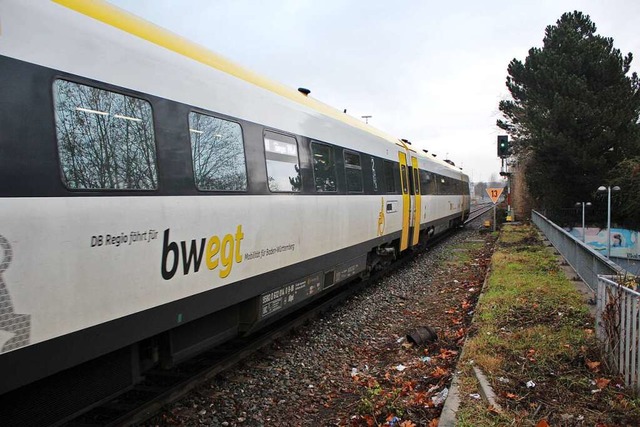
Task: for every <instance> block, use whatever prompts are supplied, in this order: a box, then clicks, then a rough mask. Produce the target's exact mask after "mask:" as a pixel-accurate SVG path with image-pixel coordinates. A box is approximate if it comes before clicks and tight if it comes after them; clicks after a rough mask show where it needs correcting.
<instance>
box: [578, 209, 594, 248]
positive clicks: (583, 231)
mask: <svg viewBox="0 0 640 427" xmlns="http://www.w3.org/2000/svg"><path fill="white" fill-rule="evenodd" d="M580 205H582V243H585V228H584V210H585V208H586V207H587V206H591V202H576V206H580Z"/></svg>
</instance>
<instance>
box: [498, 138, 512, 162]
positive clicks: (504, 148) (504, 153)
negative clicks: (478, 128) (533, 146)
mask: <svg viewBox="0 0 640 427" xmlns="http://www.w3.org/2000/svg"><path fill="white" fill-rule="evenodd" d="M509 148H510V147H509V137H508V136H507V135H498V157H500V158H502V159H504V158H505V157H509V154H510V153H509V152H510V151H511V150H510V149H509Z"/></svg>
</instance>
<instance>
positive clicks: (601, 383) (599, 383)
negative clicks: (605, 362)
mask: <svg viewBox="0 0 640 427" xmlns="http://www.w3.org/2000/svg"><path fill="white" fill-rule="evenodd" d="M610 382H611V380H608V379H606V378H598V379H596V386H597V387H598V388H599V389H600V390H602V389H604V388H605V387H606V386H608V385H609V383H610Z"/></svg>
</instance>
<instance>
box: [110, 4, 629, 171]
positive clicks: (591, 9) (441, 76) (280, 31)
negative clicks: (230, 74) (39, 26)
mask: <svg viewBox="0 0 640 427" xmlns="http://www.w3.org/2000/svg"><path fill="white" fill-rule="evenodd" d="M110 2H111V3H112V4H114V5H116V6H119V7H121V8H123V9H125V10H128V11H130V12H132V13H134V14H136V15H138V16H141V17H143V18H145V19H147V20H149V21H151V22H154V23H155V24H158V25H160V26H162V27H164V28H166V29H168V30H171V31H173V32H174V33H177V34H180V35H181V36H184V37H186V38H188V39H190V40H192V41H194V42H197V43H199V44H201V45H203V46H206V47H207V48H209V49H210V50H212V51H214V52H216V53H218V54H221V55H223V56H225V57H227V58H228V59H230V60H232V61H234V62H236V63H238V64H240V65H242V66H244V67H246V68H249V69H251V70H253V71H255V72H257V73H259V74H262V75H263V76H266V77H268V78H270V79H272V80H276V81H278V82H280V83H283V84H285V85H287V86H290V87H293V88H297V87H306V88H309V89H311V96H313V97H315V98H317V99H318V100H320V101H322V102H325V103H327V104H329V105H332V106H334V107H336V108H339V109H344V108H346V109H347V113H348V114H350V115H352V116H355V117H361V116H363V115H371V116H373V117H372V118H371V119H370V120H369V123H370V124H371V125H372V126H375V127H377V128H379V129H381V130H383V131H385V132H387V133H390V134H392V135H395V136H397V137H399V138H407V139H409V140H410V141H412V142H413V143H414V146H415V145H417V146H418V147H420V148H426V149H428V150H429V152H431V153H436V154H438V157H439V158H444V157H448V158H449V159H451V160H453V161H454V162H456V164H457V165H458V166H462V167H463V168H464V170H465V172H467V173H468V174H470V175H471V177H472V179H473V180H474V181H482V180H484V181H486V180H489V178H490V176H491V175H492V174H495V175H496V176H497V174H498V172H499V171H500V161H499V159H497V158H496V136H497V135H498V134H499V133H501V132H500V129H499V128H497V127H496V125H495V122H496V119H497V118H499V117H500V116H499V112H498V102H499V101H500V100H501V99H503V98H506V97H508V91H507V89H506V87H505V84H504V83H505V79H506V76H507V71H506V70H507V65H508V64H509V61H510V60H511V59H513V58H517V59H520V60H524V59H525V57H526V56H527V52H528V50H529V49H530V48H531V47H533V46H541V45H542V38H543V37H544V30H545V28H546V26H547V25H550V24H554V23H555V22H556V21H557V20H558V19H559V18H560V16H561V15H562V13H564V12H570V11H573V10H579V11H582V12H584V13H586V14H588V15H590V16H591V19H592V20H593V21H594V22H595V24H596V26H597V28H598V33H599V34H601V35H603V36H607V37H613V38H614V41H615V42H614V45H615V47H617V48H619V49H620V50H621V51H622V53H623V54H624V55H626V54H627V53H628V52H632V53H633V54H634V62H633V63H632V70H636V71H637V70H640V65H639V64H640V62H639V61H640V37H639V35H640V34H639V33H640V31H639V30H638V28H639V27H638V25H639V24H638V22H640V1H638V0H607V1H604V0H600V1H597V0H538V1H529V0H525V1H518V0H513V1H495V0H488V1H471V0H459V1H448V2H447V1H438V2H436V1H431V0H422V1H419V0H394V1H391V0H386V1H382V0H366V1H365V0H362V1H357V0H352V1H347V0H273V1H255V0H253V1H252V0H215V1H211V0H180V1H179V0H110Z"/></svg>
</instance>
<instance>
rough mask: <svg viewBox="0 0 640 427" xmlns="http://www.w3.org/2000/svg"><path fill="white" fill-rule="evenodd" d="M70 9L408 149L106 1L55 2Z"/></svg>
mask: <svg viewBox="0 0 640 427" xmlns="http://www.w3.org/2000/svg"><path fill="white" fill-rule="evenodd" d="M52 1H53V2H54V3H58V4H60V5H63V6H65V7H68V8H70V9H73V10H76V11H78V12H80V13H82V14H84V15H87V16H90V17H92V18H94V19H97V20H99V21H101V22H103V23H105V24H108V25H111V26H113V27H116V28H119V29H121V30H123V31H125V32H127V33H129V34H132V35H135V36H137V37H140V38H142V39H145V40H147V41H149V42H151V43H154V44H156V45H158V46H162V47H164V48H166V49H169V50H171V51H173V52H175V53H178V54H180V55H183V56H185V57H187V58H190V59H193V60H195V61H198V62H200V63H202V64H205V65H208V66H210V67H213V68H215V69H217V70H220V71H222V72H225V73H227V74H229V75H232V76H234V77H237V78H239V79H241V80H244V81H246V82H248V83H251V84H254V85H256V86H259V87H261V88H263V89H266V90H268V91H270V92H273V93H275V94H277V95H280V96H282V97H285V98H288V99H289V100H291V101H294V102H297V103H299V104H302V105H304V106H306V107H308V108H312V109H314V110H316V111H317V112H319V113H322V114H324V115H326V116H329V117H331V118H333V119H336V120H340V121H342V122H344V123H346V124H349V125H350V126H353V127H356V128H359V129H361V130H363V131H365V132H368V133H371V134H374V135H376V136H378V137H381V138H383V139H385V140H387V141H389V142H391V143H395V144H399V145H401V146H403V147H404V148H407V147H406V146H405V144H404V143H403V142H402V140H400V139H399V138H395V137H393V136H391V135H389V134H387V133H385V132H383V131H381V130H379V129H376V128H374V127H372V126H369V125H368V124H365V123H362V121H360V120H358V119H356V118H354V117H352V116H349V115H348V114H345V113H343V112H341V111H340V110H338V109H336V108H334V107H332V106H329V105H327V104H325V103H323V102H320V101H318V100H317V99H314V98H312V97H310V96H308V95H304V94H303V93H301V92H299V91H298V90H295V89H293V88H290V87H288V86H285V85H283V84H281V83H278V82H276V81H273V80H270V79H268V78H266V77H263V76H261V75H259V74H257V73H255V72H253V71H251V70H249V69H247V68H244V67H242V66H241V65H239V64H236V63H234V62H233V61H230V60H229V59H227V58H225V57H223V56H222V55H219V54H217V53H214V52H213V51H211V50H209V49H207V48H205V47H204V46H202V45H200V44H198V43H195V42H193V41H191V40H189V39H186V38H184V37H182V36H180V35H178V34H175V33H173V32H171V31H169V30H167V29H165V28H163V27H160V26H158V25H156V24H153V23H152V22H149V21H147V20H145V19H143V18H141V17H139V16H137V15H134V14H132V13H130V12H128V11H126V10H123V9H121V8H119V7H117V6H114V5H112V4H110V3H108V2H107V1H104V0H52Z"/></svg>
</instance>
